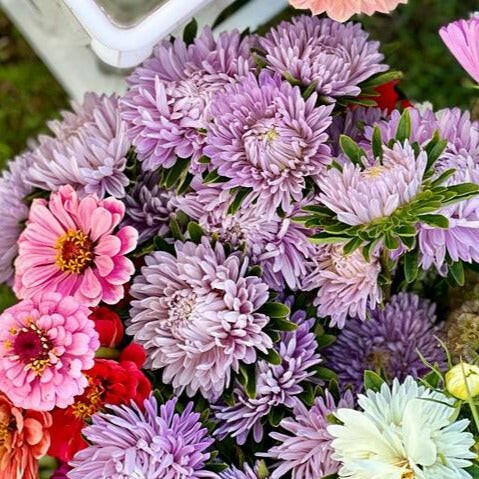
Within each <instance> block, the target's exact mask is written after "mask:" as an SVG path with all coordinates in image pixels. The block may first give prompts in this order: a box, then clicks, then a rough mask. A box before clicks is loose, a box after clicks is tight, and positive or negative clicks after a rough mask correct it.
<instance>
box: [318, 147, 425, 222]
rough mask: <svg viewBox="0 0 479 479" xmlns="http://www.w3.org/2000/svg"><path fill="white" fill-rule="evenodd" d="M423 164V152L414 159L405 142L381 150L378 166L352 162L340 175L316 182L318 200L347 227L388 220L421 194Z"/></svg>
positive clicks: (330, 172)
mask: <svg viewBox="0 0 479 479" xmlns="http://www.w3.org/2000/svg"><path fill="white" fill-rule="evenodd" d="M426 164H427V154H426V152H424V151H422V152H420V154H419V156H418V157H417V158H416V155H415V153H414V150H413V149H412V147H411V146H410V145H409V143H408V142H407V141H406V142H405V143H404V145H401V144H399V143H396V144H395V145H394V146H393V148H392V149H390V148H386V147H384V148H383V159H382V162H381V163H379V162H374V163H370V164H369V165H367V166H366V167H363V168H361V167H360V166H359V165H355V164H353V163H352V162H347V163H346V164H344V165H343V168H342V171H338V170H337V169H336V168H331V169H330V170H328V171H327V172H326V173H325V174H324V175H323V176H322V177H321V178H319V179H318V184H319V187H320V188H321V193H320V194H319V200H320V202H321V203H323V204H324V205H326V206H327V207H328V208H329V209H331V210H332V211H334V212H335V213H336V215H337V217H338V220H339V221H341V222H343V223H346V224H348V225H363V224H368V223H370V222H372V221H373V220H375V219H377V218H382V217H387V216H390V215H391V214H392V213H393V212H394V211H395V210H396V209H397V208H399V207H400V206H402V205H404V204H406V203H409V202H410V201H411V200H412V199H413V198H414V197H415V196H416V194H417V193H418V192H419V191H420V190H421V186H422V180H423V176H424V172H425V169H426Z"/></svg>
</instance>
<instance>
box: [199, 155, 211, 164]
mask: <svg viewBox="0 0 479 479" xmlns="http://www.w3.org/2000/svg"><path fill="white" fill-rule="evenodd" d="M198 163H201V164H203V165H207V164H208V163H211V158H210V157H209V156H206V155H203V156H201V157H200V159H199V160H198Z"/></svg>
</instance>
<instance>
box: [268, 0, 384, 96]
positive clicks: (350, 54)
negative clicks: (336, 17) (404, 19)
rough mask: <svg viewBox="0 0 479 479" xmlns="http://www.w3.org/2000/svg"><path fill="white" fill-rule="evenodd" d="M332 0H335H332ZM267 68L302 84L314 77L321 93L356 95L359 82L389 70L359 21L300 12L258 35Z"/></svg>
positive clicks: (311, 81)
mask: <svg viewBox="0 0 479 479" xmlns="http://www.w3.org/2000/svg"><path fill="white" fill-rule="evenodd" d="M333 1H334V0H333ZM260 47H261V48H262V50H264V52H266V53H265V58H266V61H267V63H268V68H269V69H271V70H273V71H275V72H278V73H280V74H284V73H285V72H287V73H288V74H289V75H290V76H292V77H293V78H295V79H296V80H298V81H300V82H301V83H302V84H304V85H310V84H311V83H313V82H314V84H315V86H316V91H317V92H318V93H319V94H320V95H324V96H326V97H333V98H335V97H340V96H344V95H348V96H357V95H359V94H360V92H361V88H360V87H359V85H360V83H362V82H363V81H365V80H367V79H368V78H369V77H371V76H372V75H374V74H376V73H379V72H383V71H385V70H387V69H388V67H387V65H384V64H382V63H381V62H382V60H383V55H381V53H379V43H378V42H373V41H370V40H368V34H367V33H366V32H365V31H364V30H363V29H362V27H361V25H360V24H354V23H346V24H344V25H342V24H340V23H337V22H334V21H333V20H330V19H329V18H318V17H310V16H306V15H301V16H297V17H294V18H293V19H292V21H291V22H282V23H280V24H279V25H278V26H277V27H276V28H273V29H272V30H271V31H270V32H269V33H268V34H266V36H265V37H263V38H261V39H260Z"/></svg>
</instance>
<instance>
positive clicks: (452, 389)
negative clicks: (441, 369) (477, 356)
mask: <svg viewBox="0 0 479 479" xmlns="http://www.w3.org/2000/svg"><path fill="white" fill-rule="evenodd" d="M445 380H446V389H447V391H448V392H449V393H450V394H452V395H453V396H454V397H456V398H458V399H462V400H463V401H467V399H468V398H474V397H476V396H478V395H479V367H477V366H476V365H474V364H468V363H464V362H462V361H461V362H460V363H459V364H456V365H455V366H453V367H452V368H451V369H450V370H449V371H448V372H447V373H446V376H445Z"/></svg>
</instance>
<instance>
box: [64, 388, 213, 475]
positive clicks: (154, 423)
mask: <svg viewBox="0 0 479 479" xmlns="http://www.w3.org/2000/svg"><path fill="white" fill-rule="evenodd" d="M175 405H176V400H175V399H172V400H170V401H168V402H167V403H166V404H164V405H162V406H160V407H159V408H158V404H157V401H156V399H155V398H154V397H151V398H149V399H147V400H146V401H145V404H144V411H142V410H140V409H139V408H138V406H136V405H132V406H130V407H126V406H111V407H110V412H109V413H99V414H95V415H94V416H93V423H92V425H91V426H88V427H86V428H85V429H84V433H85V436H86V438H87V440H88V441H89V442H90V444H91V445H90V446H89V447H88V448H86V449H84V450H83V451H80V452H79V453H78V454H77V455H76V456H75V458H74V460H73V461H72V462H71V465H72V466H73V469H72V470H71V471H70V472H69V473H68V477H69V479H86V478H94V477H95V478H100V477H104V478H107V477H108V478H110V479H131V478H136V477H138V478H154V477H158V478H160V477H161V478H164V479H200V478H207V477H211V478H214V477H216V475H215V474H214V473H209V472H208V471H206V470H204V466H205V463H206V461H207V460H208V459H209V457H210V454H209V453H208V452H207V449H208V448H209V446H210V445H211V444H212V443H213V440H212V439H210V438H208V436H207V429H206V428H204V427H202V425H201V423H200V422H199V414H197V413H194V412H192V410H193V403H189V404H188V406H187V407H186V409H185V410H184V411H183V412H182V413H181V414H178V413H176V412H175Z"/></svg>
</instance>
